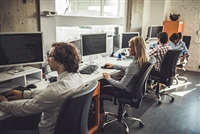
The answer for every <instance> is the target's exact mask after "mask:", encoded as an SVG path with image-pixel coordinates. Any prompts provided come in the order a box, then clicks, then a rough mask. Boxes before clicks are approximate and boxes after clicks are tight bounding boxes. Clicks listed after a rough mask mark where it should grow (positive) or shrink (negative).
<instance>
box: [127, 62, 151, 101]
mask: <svg viewBox="0 0 200 134" xmlns="http://www.w3.org/2000/svg"><path fill="white" fill-rule="evenodd" d="M152 68H153V64H151V63H150V62H146V63H145V64H144V65H143V67H142V68H141V70H140V72H139V73H138V75H137V77H136V78H134V80H131V81H130V82H132V83H134V84H133V85H132V87H131V89H132V96H133V99H141V98H143V96H144V93H145V92H146V82H147V78H148V76H149V74H150V72H151V70H152Z"/></svg>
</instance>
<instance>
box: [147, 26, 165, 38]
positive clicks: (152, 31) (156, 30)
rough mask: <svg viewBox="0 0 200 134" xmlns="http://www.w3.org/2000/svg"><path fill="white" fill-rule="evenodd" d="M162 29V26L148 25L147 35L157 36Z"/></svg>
mask: <svg viewBox="0 0 200 134" xmlns="http://www.w3.org/2000/svg"><path fill="white" fill-rule="evenodd" d="M162 31H163V26H156V25H152V26H149V27H148V32H147V37H148V38H157V34H158V33H159V32H162Z"/></svg>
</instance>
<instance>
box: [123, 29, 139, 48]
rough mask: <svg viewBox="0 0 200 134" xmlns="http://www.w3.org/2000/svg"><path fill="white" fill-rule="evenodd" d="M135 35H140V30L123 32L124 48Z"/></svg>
mask: <svg viewBox="0 0 200 134" xmlns="http://www.w3.org/2000/svg"><path fill="white" fill-rule="evenodd" d="M135 36H139V32H129V33H122V48H128V47H129V46H128V44H129V43H128V42H129V40H130V39H131V38H133V37H135Z"/></svg>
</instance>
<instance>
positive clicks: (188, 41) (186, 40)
mask: <svg viewBox="0 0 200 134" xmlns="http://www.w3.org/2000/svg"><path fill="white" fill-rule="evenodd" d="M183 41H184V42H185V45H186V47H187V49H188V50H189V47H190V41H191V36H185V35H184V36H183Z"/></svg>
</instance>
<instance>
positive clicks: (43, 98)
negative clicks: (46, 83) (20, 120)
mask: <svg viewBox="0 0 200 134" xmlns="http://www.w3.org/2000/svg"><path fill="white" fill-rule="evenodd" d="M58 100H59V98H58V92H57V91H56V90H53V88H51V87H47V88H46V89H43V90H42V92H40V94H38V95H35V96H34V97H33V98H32V99H24V100H20V101H10V102H9V101H2V102H1V103H0V109H1V110H2V111H3V112H5V113H8V114H13V115H15V116H27V115H31V114H36V113H41V112H43V111H46V110H50V109H52V108H54V107H56V106H57V105H58Z"/></svg>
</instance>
